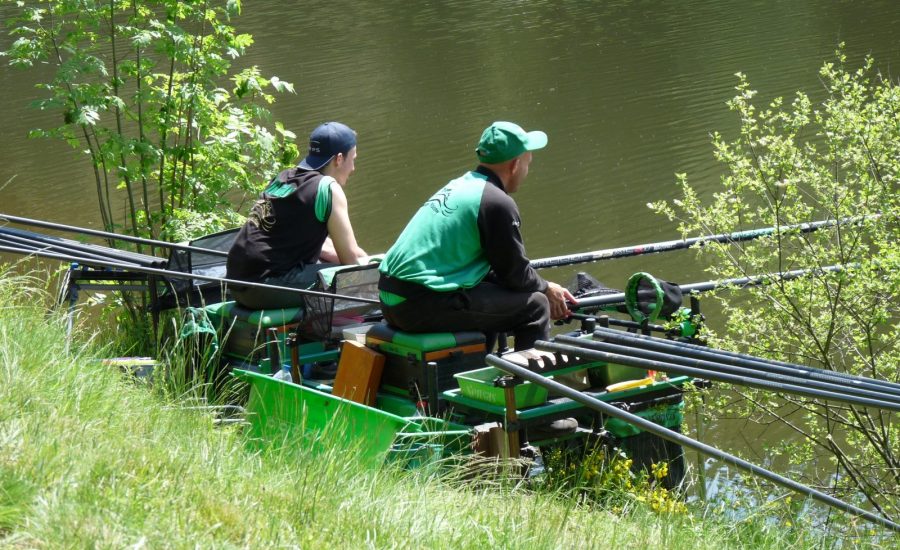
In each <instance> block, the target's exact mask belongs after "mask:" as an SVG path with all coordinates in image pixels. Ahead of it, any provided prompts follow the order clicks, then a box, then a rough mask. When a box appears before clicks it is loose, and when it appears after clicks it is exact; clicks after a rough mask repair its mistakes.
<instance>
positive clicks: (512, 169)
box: [509, 157, 522, 175]
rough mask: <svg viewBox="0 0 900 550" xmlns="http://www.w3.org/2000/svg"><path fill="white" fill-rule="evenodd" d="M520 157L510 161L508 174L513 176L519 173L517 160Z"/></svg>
mask: <svg viewBox="0 0 900 550" xmlns="http://www.w3.org/2000/svg"><path fill="white" fill-rule="evenodd" d="M521 158H522V157H516V158H514V159H512V160H511V161H510V163H509V173H510V174H513V175H515V174H516V173H518V171H519V160H520V159H521Z"/></svg>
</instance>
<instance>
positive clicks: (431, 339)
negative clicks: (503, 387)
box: [366, 323, 487, 413]
mask: <svg viewBox="0 0 900 550" xmlns="http://www.w3.org/2000/svg"><path fill="white" fill-rule="evenodd" d="M366 346H368V347H370V348H372V349H374V350H376V351H379V352H381V353H382V354H384V356H385V364H384V370H383V371H382V375H381V390H382V391H384V392H388V393H394V394H399V395H403V396H406V397H409V398H410V399H412V400H414V401H425V402H427V408H428V410H429V411H430V412H431V413H438V412H441V411H442V410H443V408H444V407H443V405H444V404H443V401H442V400H441V399H440V394H441V393H442V392H444V391H446V390H450V389H455V388H457V387H459V386H458V383H457V380H456V378H454V375H455V374H458V373H461V372H466V371H470V370H475V369H480V368H484V366H485V356H486V355H487V351H486V346H485V339H484V334H483V333H481V332H438V333H421V334H418V333H411V332H401V331H399V330H396V329H394V328H392V327H390V326H388V325H387V324H386V323H378V324H376V325H373V326H372V328H370V329H369V331H368V332H367V333H366ZM429 364H431V365H429Z"/></svg>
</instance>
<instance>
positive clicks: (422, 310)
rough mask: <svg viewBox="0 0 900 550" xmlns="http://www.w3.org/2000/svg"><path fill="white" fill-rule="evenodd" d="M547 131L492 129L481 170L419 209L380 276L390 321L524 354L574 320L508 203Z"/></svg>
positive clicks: (484, 140) (564, 294)
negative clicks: (511, 340)
mask: <svg viewBox="0 0 900 550" xmlns="http://www.w3.org/2000/svg"><path fill="white" fill-rule="evenodd" d="M545 145H547V135H546V134H545V133H544V132H540V131H532V132H526V131H525V130H523V129H522V128H521V127H520V126H518V125H516V124H513V123H511V122H495V123H493V124H492V125H490V126H489V127H488V128H487V129H485V131H484V132H483V133H482V135H481V139H480V140H479V143H478V147H477V148H476V149H475V152H476V155H477V156H478V160H479V165H478V167H477V168H476V169H475V170H473V171H471V172H467V173H466V174H464V175H463V176H461V177H459V178H457V179H455V180H453V181H451V182H450V183H448V184H447V185H446V186H444V187H443V188H442V189H441V190H440V191H438V192H437V193H435V194H434V195H433V196H432V197H431V198H429V199H428V200H427V201H425V204H424V205H423V206H422V207H421V208H419V210H418V212H416V214H415V215H414V216H413V218H412V220H411V221H410V222H409V224H408V225H407V226H406V229H404V230H403V232H402V233H401V234H400V237H399V238H398V239H397V242H396V243H394V245H393V246H392V247H391V248H390V250H388V252H387V254H386V255H385V258H384V261H383V262H382V263H381V266H380V267H379V270H380V271H381V278H380V281H379V285H378V287H379V289H380V291H381V292H380V297H381V303H382V311H383V312H384V317H385V319H386V320H387V321H388V323H390V324H391V325H393V326H395V327H397V328H399V329H400V330H404V331H408V332H446V331H462V330H477V331H482V332H485V333H499V332H511V333H512V334H513V335H514V336H515V348H516V349H517V350H522V349H528V348H531V347H533V346H534V342H535V340H539V339H546V338H547V337H548V336H549V334H550V319H561V318H564V317H567V316H568V315H569V309H568V306H567V304H566V302H567V301H570V302H573V303H574V302H575V298H574V297H573V296H572V294H571V293H569V291H568V290H566V289H564V288H563V287H561V286H559V285H558V284H556V283H549V282H547V281H545V280H544V279H543V278H541V276H540V275H538V274H537V272H536V271H535V270H534V269H533V268H532V267H531V265H530V262H529V260H528V258H527V257H526V256H525V247H524V245H523V243H522V236H521V234H520V232H519V226H520V225H521V221H520V219H519V210H518V208H517V207H516V203H515V201H513V199H512V198H511V197H510V196H509V194H510V193H514V192H516V191H517V190H518V189H519V186H520V185H521V184H522V181H524V179H525V177H526V176H527V175H528V166H529V164H531V158H532V153H531V151H534V150H536V149H541V148H543V147H544V146H545Z"/></svg>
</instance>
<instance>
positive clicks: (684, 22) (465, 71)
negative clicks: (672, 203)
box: [0, 0, 900, 451]
mask: <svg viewBox="0 0 900 550" xmlns="http://www.w3.org/2000/svg"><path fill="white" fill-rule="evenodd" d="M244 6H245V14H244V15H243V16H242V17H241V18H239V19H238V20H237V21H236V24H237V26H238V28H239V30H241V31H242V32H248V33H251V34H252V35H253V36H254V38H255V41H256V43H255V45H254V46H253V47H252V48H251V50H250V53H249V55H248V56H247V57H246V58H244V59H243V60H242V61H241V63H242V64H246V65H258V66H259V67H260V69H261V71H262V73H263V74H264V75H268V76H271V75H277V76H279V77H280V78H282V79H283V80H287V81H290V82H293V83H294V84H295V86H296V92H297V93H296V94H295V95H282V96H280V97H279V100H278V102H277V103H276V104H275V105H274V107H273V111H274V114H275V118H277V119H279V120H282V121H283V122H284V123H285V124H286V126H287V127H288V128H290V129H292V130H294V131H295V132H296V133H297V134H298V136H299V137H300V141H301V142H303V141H304V140H305V136H306V135H308V133H309V131H310V130H311V129H312V128H313V127H314V126H315V125H317V124H318V123H319V122H322V121H325V120H341V121H343V122H346V123H347V124H349V125H351V126H352V127H354V128H355V129H356V130H357V131H358V132H359V158H358V160H357V172H356V174H355V175H354V176H353V177H352V178H351V182H350V186H349V188H348V198H349V201H350V211H351V218H352V220H353V224H354V227H355V229H356V232H357V235H358V238H359V241H360V244H361V245H362V246H363V247H364V248H365V249H366V250H367V251H369V252H370V253H372V252H378V251H384V250H386V249H387V248H388V247H389V246H390V244H391V243H392V242H393V240H394V238H395V237H396V235H397V234H399V232H400V231H401V230H402V228H403V227H404V225H405V224H406V222H407V221H408V220H409V218H410V217H411V215H412V214H413V212H414V211H415V210H416V209H417V208H418V207H419V205H420V204H421V203H422V201H423V200H424V199H425V198H427V197H428V196H429V195H430V194H431V193H432V192H433V191H434V190H436V189H437V188H438V187H439V186H441V185H443V184H444V183H445V182H446V181H448V180H450V179H451V178H453V177H455V176H457V175H459V174H460V173H462V172H463V171H464V170H467V169H470V168H472V167H473V166H474V164H475V158H474V153H473V149H474V147H475V143H476V141H477V139H478V136H479V134H480V133H481V130H482V129H483V128H484V127H485V126H487V125H488V124H489V123H490V122H491V121H493V120H498V119H507V120H512V121H515V122H518V123H520V124H521V125H523V126H524V127H526V128H527V129H541V130H544V131H545V132H547V134H548V135H549V145H548V147H547V148H546V149H545V150H542V151H539V152H537V153H536V154H535V160H534V162H533V163H532V166H531V174H530V176H529V178H528V180H527V181H526V182H525V184H524V185H523V187H522V189H521V190H520V191H519V193H517V195H516V199H517V201H518V203H519V206H520V210H521V214H522V218H523V222H524V225H523V229H522V231H523V234H524V237H525V242H526V245H527V248H528V251H529V255H530V256H531V257H532V258H542V257H547V256H557V255H563V254H571V253H577V252H584V251H588V250H596V249H600V248H607V247H615V246H623V245H629V244H638V243H644V242H653V241H659V240H669V239H672V238H676V237H677V236H678V235H677V234H676V232H675V227H674V225H673V224H672V223H671V222H668V221H667V220H665V219H663V218H660V217H658V216H655V215H653V214H652V213H651V212H650V211H649V210H648V209H647V208H646V203H647V202H650V201H655V200H660V199H671V198H673V197H675V195H676V188H675V185H674V182H675V176H674V174H675V173H682V172H683V173H687V174H688V177H689V179H690V181H691V182H692V183H693V184H694V185H695V186H696V187H698V188H699V189H700V191H701V192H703V193H710V192H712V191H714V190H715V188H716V185H717V182H718V178H719V174H720V167H719V166H718V165H717V164H716V162H715V161H714V159H713V155H712V147H711V145H710V138H709V134H710V132H712V131H720V132H722V133H723V134H724V135H726V136H728V135H733V134H734V133H735V132H736V129H737V123H738V121H737V119H736V117H735V116H734V115H733V114H731V113H730V112H729V111H728V109H727V107H726V105H725V102H726V101H727V100H728V99H730V98H731V97H732V96H733V95H734V90H733V87H734V85H735V84H736V82H737V79H736V78H735V76H734V73H736V72H738V71H741V72H743V73H745V74H747V75H748V77H749V79H750V82H751V84H752V85H753V87H754V88H756V89H758V90H759V91H760V94H759V96H758V98H759V100H760V101H767V100H769V99H771V98H773V97H775V96H780V95H790V94H792V93H793V92H794V91H796V90H804V91H807V92H809V93H810V94H811V95H812V96H813V97H814V98H815V97H816V96H817V94H819V95H820V92H821V85H820V83H819V80H818V69H819V67H820V66H821V65H822V63H823V61H826V60H830V59H831V56H832V52H833V51H834V49H835V48H836V46H837V45H838V43H839V42H841V41H844V42H846V43H847V53H848V56H849V58H850V61H851V63H853V64H858V63H859V62H860V61H861V60H862V58H863V57H864V56H865V55H866V54H872V55H873V56H874V57H875V59H876V62H877V64H878V66H879V68H880V69H881V70H882V72H884V73H886V74H891V75H896V74H897V73H900V69H898V64H900V41H897V40H896V29H897V28H898V27H900V4H898V3H897V2H896V0H861V1H854V2H849V1H823V0H819V1H813V0H806V1H799V0H798V1H792V2H775V1H747V0H743V1H718V2H708V1H702V0H682V1H679V2H666V3H662V2H655V1H650V0H645V1H641V0H634V1H625V0H622V1H605V2H590V1H574V0H568V1H552V2H551V1H531V2H523V1H517V0H497V1H495V2H492V3H490V4H486V3H484V2H477V1H473V0H444V1H433V2H432V1H420V2H399V1H385V2H345V1H339V2H322V3H312V4H311V5H309V4H304V5H302V6H301V5H299V4H296V3H293V2H276V1H273V0H255V1H254V2H245V3H244ZM10 9H11V8H10V7H9V6H8V5H4V6H3V7H2V8H0V16H2V17H3V18H4V19H5V16H6V15H7V14H8V13H9V12H10ZM10 42H11V38H9V37H3V38H2V39H0V49H5V48H6V47H8V45H9V44H10ZM49 74H50V72H49V70H48V69H47V68H39V69H38V70H36V71H33V72H19V71H14V70H12V69H9V68H7V67H5V66H4V67H0V75H2V78H3V82H4V86H2V87H0V106H2V107H0V109H2V113H3V117H2V120H3V123H4V129H3V131H2V132H0V212H3V213H8V214H13V215H19V216H25V217H34V218H42V219H48V220H52V221H57V222H61V223H67V224H71V225H79V226H86V227H93V228H98V226H99V221H98V220H99V214H98V209H97V205H96V202H97V201H96V198H95V196H94V183H93V180H92V175H91V170H90V167H89V166H88V163H87V161H86V159H85V158H84V156H83V155H80V154H79V153H78V152H77V151H76V150H73V149H71V148H69V147H68V146H66V145H64V144H61V143H59V142H52V141H46V140H30V139H26V137H25V136H26V134H27V132H28V130H29V129H31V128H35V127H47V126H49V125H50V124H53V123H55V122H56V120H57V119H58V118H59V117H60V114H59V113H57V112H52V113H50V112H39V111H35V110H32V109H28V108H27V104H28V102H29V101H30V100H31V99H34V98H36V97H38V96H39V92H38V91H37V90H36V89H35V87H34V84H35V82H37V79H39V78H47V77H48V75H49ZM123 213H124V205H123V206H120V210H119V212H118V213H117V214H118V215H119V216H120V217H121V216H122V214H123ZM692 257H693V256H692V253H691V252H673V253H669V254H663V255H656V256H647V257H639V258H631V259H624V260H616V261H609V262H604V263H599V264H593V265H589V266H586V267H585V266H581V267H578V268H575V267H572V268H557V269H554V270H549V271H547V272H546V273H545V275H546V276H547V277H548V278H550V279H552V280H557V281H559V282H563V283H565V282H567V281H568V280H569V279H570V278H571V277H572V276H573V275H574V273H575V272H576V271H577V270H579V269H586V270H587V271H589V272H590V273H592V274H593V275H594V276H596V277H597V278H599V279H600V280H602V281H603V282H605V283H606V284H607V285H610V286H618V287H621V286H622V285H624V282H625V280H626V279H627V277H628V276H629V275H630V274H631V273H634V272H636V271H640V270H645V271H650V272H652V273H654V274H656V275H658V276H660V277H661V278H664V279H668V280H672V281H677V282H682V283H686V282H693V281H700V280H704V276H703V273H702V269H701V266H698V265H697V264H696V263H694V262H692V261H691V258H692ZM712 321H713V323H715V322H716V319H715V317H713V319H712ZM756 429H757V430H758V429H759V428H756ZM748 430H749V428H748ZM734 432H735V433H731V434H729V433H724V434H721V435H722V436H724V437H725V439H726V440H723V439H722V438H721V437H718V436H717V438H716V439H717V441H718V442H719V443H720V444H724V446H725V447H726V448H727V447H729V446H734V447H737V448H743V447H744V445H745V442H744V439H743V438H742V436H741V432H742V430H735V431H734ZM745 434H746V432H745ZM757 437H758V436H757V432H754V433H753V435H752V436H751V437H750V439H749V440H750V441H754V440H756V439H757ZM759 437H770V438H777V437H779V434H771V433H770V434H760V435H759ZM759 450H760V449H757V451H759Z"/></svg>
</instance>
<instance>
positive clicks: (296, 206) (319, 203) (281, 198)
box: [227, 168, 334, 281]
mask: <svg viewBox="0 0 900 550" xmlns="http://www.w3.org/2000/svg"><path fill="white" fill-rule="evenodd" d="M330 183H334V179H333V178H331V177H326V176H323V175H322V174H321V173H320V172H317V171H315V170H303V169H301V168H291V169H289V170H285V171H283V172H281V173H280V174H278V176H277V177H276V178H275V179H273V180H272V183H270V184H269V186H268V187H267V188H266V190H265V191H263V192H262V194H261V195H260V198H259V200H257V201H256V203H255V204H254V205H253V208H252V209H251V210H250V215H249V216H248V217H247V222H246V223H245V224H244V226H243V227H242V228H241V230H240V231H239V232H238V235H237V237H236V238H235V240H234V244H233V245H232V246H231V250H229V251H228V262H227V270H228V271H227V277H228V278H229V279H239V280H242V281H260V280H262V279H265V278H266V277H272V276H278V275H282V274H284V273H286V272H288V271H290V270H291V269H293V268H294V267H298V266H299V267H302V266H305V265H309V264H314V263H316V262H318V261H319V254H320V253H321V252H322V245H323V244H324V243H325V239H326V237H328V218H329V216H330V215H331V189H330V185H329V184H330ZM320 188H321V189H320Z"/></svg>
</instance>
